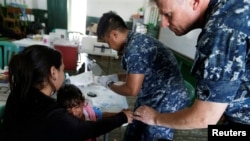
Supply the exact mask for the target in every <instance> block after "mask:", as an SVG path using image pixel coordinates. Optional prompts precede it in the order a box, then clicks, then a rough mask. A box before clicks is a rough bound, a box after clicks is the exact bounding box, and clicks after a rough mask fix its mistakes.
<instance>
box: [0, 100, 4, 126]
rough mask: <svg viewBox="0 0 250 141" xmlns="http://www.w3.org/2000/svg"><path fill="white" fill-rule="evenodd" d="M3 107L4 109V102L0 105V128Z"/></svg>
mask: <svg viewBox="0 0 250 141" xmlns="http://www.w3.org/2000/svg"><path fill="white" fill-rule="evenodd" d="M4 109H5V104H4V105H0V128H1V127H2V119H3V113H4Z"/></svg>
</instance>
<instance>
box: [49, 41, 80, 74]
mask: <svg viewBox="0 0 250 141" xmlns="http://www.w3.org/2000/svg"><path fill="white" fill-rule="evenodd" d="M54 48H55V49H56V50H59V51H60V52H61V53H62V56H63V62H64V70H65V71H66V72H69V73H76V71H77V60H78V48H77V47H76V46H74V45H71V46H70V45H58V44H54Z"/></svg>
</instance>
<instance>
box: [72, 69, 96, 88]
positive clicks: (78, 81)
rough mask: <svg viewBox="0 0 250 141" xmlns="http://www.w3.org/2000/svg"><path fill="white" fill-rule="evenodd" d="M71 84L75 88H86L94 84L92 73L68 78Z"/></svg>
mask: <svg viewBox="0 0 250 141" xmlns="http://www.w3.org/2000/svg"><path fill="white" fill-rule="evenodd" d="M69 79H70V82H71V84H74V85H76V86H87V85H89V84H92V83H93V82H94V80H93V73H92V71H88V72H84V73H80V74H78V75H73V76H70V77H69Z"/></svg>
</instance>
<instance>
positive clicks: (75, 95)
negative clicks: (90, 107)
mask: <svg viewBox="0 0 250 141" xmlns="http://www.w3.org/2000/svg"><path fill="white" fill-rule="evenodd" d="M84 102H85V97H84V96H83V94H82V92H81V90H80V89H79V88H78V87H77V86H75V85H73V84H65V85H64V86H63V87H61V88H60V89H59V90H58V92H57V103H58V105H59V106H60V107H62V108H65V109H67V108H73V107H75V106H78V105H80V104H81V103H84Z"/></svg>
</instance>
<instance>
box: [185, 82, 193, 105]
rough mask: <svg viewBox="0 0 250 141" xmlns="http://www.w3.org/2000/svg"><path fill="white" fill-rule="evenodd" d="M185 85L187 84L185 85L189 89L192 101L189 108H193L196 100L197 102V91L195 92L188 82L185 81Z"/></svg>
mask: <svg viewBox="0 0 250 141" xmlns="http://www.w3.org/2000/svg"><path fill="white" fill-rule="evenodd" d="M184 83H185V85H186V87H187V90H188V95H189V98H190V99H191V103H190V105H189V106H192V105H193V103H194V100H195V90H194V87H193V85H191V84H190V83H189V82H188V81H187V80H184Z"/></svg>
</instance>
